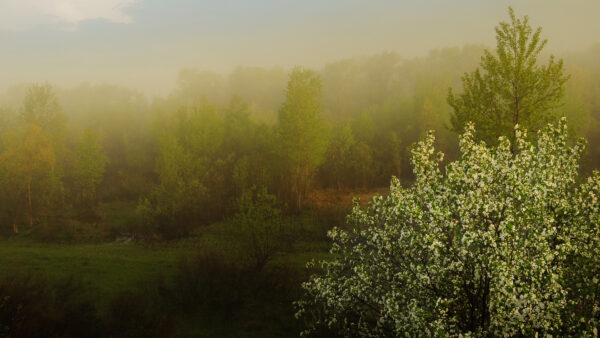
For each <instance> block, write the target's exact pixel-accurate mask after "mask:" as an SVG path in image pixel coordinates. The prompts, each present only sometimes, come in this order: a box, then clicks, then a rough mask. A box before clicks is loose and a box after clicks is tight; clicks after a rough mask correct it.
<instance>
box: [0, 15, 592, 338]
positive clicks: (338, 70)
mask: <svg viewBox="0 0 600 338" xmlns="http://www.w3.org/2000/svg"><path fill="white" fill-rule="evenodd" d="M508 14H509V16H508V19H506V20H505V21H502V22H501V23H500V24H498V25H497V26H496V40H497V44H496V46H485V45H476V44H467V45H464V46H459V47H450V48H440V49H434V50H431V51H430V52H429V53H428V54H427V55H425V56H419V57H403V56H402V55H401V54H400V53H398V52H383V53H379V54H374V55H371V56H363V57H349V58H345V59H340V60H337V61H333V62H328V63H326V64H325V65H324V66H322V67H319V68H313V67H303V66H296V67H272V68H268V67H258V66H238V67H237V68H235V69H233V71H231V72H228V73H220V72H213V71H204V70H199V69H196V68H186V69H182V70H181V71H180V72H179V73H178V75H177V81H176V84H175V86H174V88H172V90H171V91H170V93H169V94H168V95H165V96H155V97H150V96H148V95H146V94H144V93H143V92H141V91H138V90H136V89H134V88H129V87H126V86H123V85H113V84H102V83H90V82H83V83H81V84H79V85H75V86H71V87H68V86H61V85H56V84H53V83H51V82H44V81H42V82H30V83H21V84H15V85H12V86H10V87H9V88H8V89H6V91H5V92H3V93H1V94H0V252H1V254H0V336H7V337H82V336H85V337H93V336H98V337H168V336H219V337H221V336H224V337H229V336H231V337H235V336H257V337H270V336H273V337H281V336H298V335H299V334H300V333H302V334H306V335H309V336H323V337H331V336H399V335H402V334H405V335H409V336H459V335H471V336H490V337H491V336H536V337H537V336H538V334H539V335H544V336H547V335H558V336H562V335H579V336H591V337H594V336H596V337H597V335H598V329H599V328H600V270H598V269H599V267H600V265H599V264H600V261H598V256H594V255H595V254H594V253H599V254H600V239H599V238H600V204H599V202H598V198H597V196H598V194H599V193H600V184H599V183H598V182H600V181H599V180H598V173H597V169H598V168H600V44H595V45H592V46H590V47H586V48H585V49H582V50H580V51H574V52H565V53H562V54H557V55H552V54H551V53H550V52H548V51H547V48H545V47H546V43H547V42H548V41H547V40H545V38H546V37H547V38H548V39H549V43H551V42H552V36H546V34H544V31H541V30H536V29H537V27H535V26H534V27H532V26H531V25H530V23H529V21H528V18H527V17H524V16H520V15H521V13H516V14H515V13H514V12H513V10H512V9H509V12H508ZM533 14H534V13H532V15H533ZM484 28H486V29H490V28H491V27H484ZM490 31H491V30H490ZM580 140H584V141H580ZM481 142H483V143H481ZM584 144H585V145H584ZM438 152H440V153H443V157H442V156H441V155H440V156H439V157H438V156H437V154H438ZM390 182H391V183H390ZM484 185H485V186H484ZM511 189H512V190H511ZM521 198H522V199H521ZM517 200H518V202H517ZM485 203H488V204H485ZM496 220H497V222H498V223H497V224H496V223H495V222H496ZM488 222H489V224H490V225H489V228H488V227H487V225H486V224H488ZM484 225H485V226H484ZM494 226H495V227H496V228H495V230H494V231H492V230H489V229H492V228H493V227H494ZM514 228H515V229H516V228H518V229H517V230H513V229H514ZM482 229H483V230H482ZM507 229H508V230H507ZM556 229H559V230H556ZM450 234H451V235H450ZM542 234H543V235H542ZM436 236H437V237H436ZM544 236H545V237H544ZM459 237H460V238H462V239H457V238H459ZM577 243H583V244H581V245H580V246H578V245H579V244H577ZM515 246H516V249H515ZM509 247H511V248H512V249H508V248H509ZM386 250H387V251H386ZM519 252H522V253H523V254H522V255H521V254H519ZM438 256H440V257H445V258H438ZM451 257H455V258H451ZM483 257H485V259H483ZM454 259H455V260H454ZM315 260H316V261H315ZM396 260H398V261H396ZM311 261H312V262H313V263H311V264H308V268H307V266H306V265H307V263H309V262H311ZM507 262H508V263H507ZM532 262H534V263H532ZM532 264H533V265H534V266H533V267H532ZM457 265H460V268H457V267H456V266H457ZM457 271H458V272H457ZM481 276H483V277H481ZM507 281H510V283H509V282H507ZM513 283H514V285H513ZM509 284H510V285H509ZM582 285H583V286H582ZM410 290H423V291H422V292H421V291H418V292H417V291H414V294H413V291H410ZM519 290H520V291H519ZM523 290H525V291H523ZM450 295H451V296H450Z"/></svg>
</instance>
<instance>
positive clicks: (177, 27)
mask: <svg viewBox="0 0 600 338" xmlns="http://www.w3.org/2000/svg"><path fill="white" fill-rule="evenodd" d="M509 5H510V6H513V7H514V8H515V10H516V12H517V15H519V16H521V15H525V14H527V15H529V16H530V18H531V22H532V24H533V25H535V26H538V25H541V26H542V27H543V29H544V32H543V36H544V37H545V38H548V40H549V45H548V49H549V50H552V51H555V52H560V51H564V50H579V49H583V48H587V47H588V46H590V45H591V44H593V43H595V42H600V20H599V19H598V14H599V13H600V1H599V0H520V1H504V0H486V1H483V0H452V1H451V0H410V1H409V0H212V1H208V0H0V46H1V53H0V89H3V88H6V86H8V85H9V84H13V83H17V82H24V81H37V82H43V81H49V82H51V83H55V84H58V85H66V86H69V85H73V84H76V83H79V82H81V81H84V80H87V81H89V82H92V83H95V82H111V83H119V84H124V85H127V86H131V87H135V88H138V89H141V90H143V91H145V92H147V93H150V94H164V93H167V92H168V91H169V90H170V89H172V88H173V86H174V81H175V78H176V76H177V72H178V70H179V69H181V68H183V67H194V68H198V69H200V70H215V71H219V72H229V71H230V70H232V69H233V68H234V67H235V66H236V65H250V66H266V67H271V66H284V67H289V66H293V65H305V66H310V67H319V66H321V65H322V64H324V63H326V62H328V61H335V60H337V59H340V58H345V57H353V56H363V55H370V54H375V53H379V52H383V51H397V52H398V53H400V54H401V55H403V56H407V57H413V56H419V55H425V54H426V53H427V52H428V51H429V50H431V49H434V48H441V47H451V46H456V45H463V44H465V43H483V44H486V45H489V46H493V43H494V37H495V36H494V26H495V25H496V24H497V23H498V22H499V21H501V20H506V19H507V16H508V15H507V7H508V6H509Z"/></svg>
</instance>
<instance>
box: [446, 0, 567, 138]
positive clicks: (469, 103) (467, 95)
mask: <svg viewBox="0 0 600 338" xmlns="http://www.w3.org/2000/svg"><path fill="white" fill-rule="evenodd" d="M509 15H510V20H511V21H510V23H507V22H501V23H500V25H499V26H498V27H496V53H495V55H494V54H492V53H491V52H489V51H488V50H485V51H484V56H483V57H482V58H481V70H480V69H479V68H478V69H476V70H475V71H474V72H471V73H466V74H465V75H464V76H463V79H462V81H463V93H461V94H458V95H455V94H454V92H453V91H452V89H450V92H449V94H448V103H449V104H450V106H452V108H453V110H454V114H453V115H452V127H453V129H454V131H455V132H459V133H460V132H462V131H463V130H464V128H465V125H466V124H467V123H468V122H473V123H475V125H476V126H477V138H478V139H482V140H484V141H486V142H487V143H488V144H493V143H495V142H496V141H497V138H498V136H501V135H504V136H508V137H510V138H511V140H513V141H514V138H515V135H514V128H513V126H514V125H516V124H519V125H522V126H524V127H525V128H527V129H528V130H530V132H535V131H537V130H538V129H539V128H540V127H542V126H543V125H544V124H546V123H547V122H549V121H552V120H556V116H552V114H550V113H551V111H552V109H553V108H555V107H557V106H558V105H559V104H560V103H561V100H562V98H563V96H564V93H565V82H566V81H567V79H568V76H565V75H564V74H563V61H562V60H558V61H555V59H554V56H550V60H549V61H548V64H547V65H543V66H540V65H538V57H539V55H540V53H541V52H542V50H543V48H544V47H545V46H546V44H547V40H541V38H540V34H541V31H542V30H541V28H537V29H536V30H535V31H533V29H532V28H531V26H530V25H529V18H528V17H527V16H525V17H524V18H523V19H519V18H517V17H516V16H515V13H514V11H513V9H512V8H509Z"/></svg>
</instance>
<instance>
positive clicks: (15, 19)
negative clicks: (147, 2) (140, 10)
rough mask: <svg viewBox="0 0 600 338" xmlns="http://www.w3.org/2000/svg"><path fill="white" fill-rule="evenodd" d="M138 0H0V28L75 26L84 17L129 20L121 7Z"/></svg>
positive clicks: (118, 21) (123, 7) (111, 20)
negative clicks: (49, 25)
mask: <svg viewBox="0 0 600 338" xmlns="http://www.w3.org/2000/svg"><path fill="white" fill-rule="evenodd" d="M139 1H140V0H0V29H2V30H27V29H31V28H33V27H35V26H39V25H48V24H51V25H58V26H62V27H63V28H67V29H75V28H76V27H77V25H78V24H79V23H80V22H82V21H86V20H93V19H103V20H106V21H109V22H115V23H129V22H131V20H132V19H131V17H130V16H129V15H127V14H126V13H125V12H124V10H125V9H126V8H128V7H131V6H132V5H133V4H135V3H137V2H139Z"/></svg>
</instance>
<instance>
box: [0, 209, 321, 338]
mask: <svg viewBox="0 0 600 338" xmlns="http://www.w3.org/2000/svg"><path fill="white" fill-rule="evenodd" d="M295 223H297V224H298V226H299V228H301V229H300V230H299V231H300V232H301V233H302V234H301V236H300V238H301V239H300V240H295V241H294V242H293V243H291V244H288V245H287V246H286V248H285V250H282V251H280V252H278V253H277V254H276V255H275V256H274V257H273V259H272V260H271V262H270V263H269V265H268V266H267V268H275V269H277V268H285V269H287V270H290V271H295V275H294V276H302V274H305V273H306V271H305V269H304V266H305V264H306V262H308V261H309V260H311V259H315V258H316V259H320V258H325V257H327V250H328V248H329V243H328V242H327V240H326V239H325V236H324V233H325V231H326V229H325V227H324V226H323V225H320V226H319V227H317V228H314V224H316V223H318V222H315V220H314V219H311V218H310V217H305V218H304V219H298V220H297V222H295ZM307 224H312V225H311V226H313V227H312V228H311V229H306V228H305V226H306V225H307ZM238 244H239V241H236V238H235V232H234V231H231V225H229V224H226V223H221V224H214V225H211V226H208V227H205V228H202V229H199V230H198V231H197V232H196V233H195V234H194V235H193V236H191V237H188V238H185V239H181V240H177V241H167V242H140V243H135V242H129V243H125V242H121V241H111V242H105V243H97V244H58V243H45V242H42V241H39V240H37V239H32V238H31V237H29V236H27V235H20V236H13V237H7V238H1V237H0V278H3V277H6V276H9V275H12V274H27V273H30V274H32V275H34V276H42V277H44V278H48V279H49V280H56V279H60V278H64V277H69V276H74V277H76V278H77V279H79V280H81V281H83V282H84V283H85V284H86V286H87V287H89V289H90V290H91V292H92V293H93V295H94V299H95V304H96V306H97V308H98V310H99V311H100V312H102V311H104V310H105V309H107V307H108V306H109V304H110V301H111V300H112V299H114V298H115V297H116V296H117V295H119V294H120V293H123V292H125V291H134V292H135V291H138V292H139V290H140V289H141V288H142V285H143V284H144V283H146V284H148V283H150V284H151V283H153V282H154V283H156V281H157V280H158V279H159V278H160V279H162V280H165V281H167V283H171V284H172V285H175V284H173V280H174V278H177V277H176V276H177V273H178V269H179V268H180V265H181V263H180V262H181V261H182V259H186V258H187V259H191V260H193V259H194V258H196V257H197V256H198V254H199V253H200V252H206V251H211V252H219V253H221V254H223V255H224V256H226V257H228V259H230V260H231V261H236V260H238V261H239V260H243V252H240V248H238V247H237V246H238ZM295 278H298V277H295ZM299 278H300V279H299V280H298V279H292V280H293V281H292V282H290V283H293V285H290V287H291V288H292V289H299V284H300V283H301V281H302V278H304V277H299ZM261 297H263V296H261V295H257V296H256V297H254V296H253V298H252V299H251V300H249V301H245V302H244V305H243V309H241V310H240V311H236V313H235V314H233V315H221V314H218V313H217V314H215V316H216V317H218V320H215V316H213V315H208V316H207V315H206V313H192V314H185V315H181V314H180V315H178V317H177V318H176V323H177V324H176V326H177V330H176V332H177V334H178V335H179V336H223V337H226V336H240V335H243V336H273V337H275V336H297V334H298V332H297V331H295V329H292V328H291V327H293V325H295V324H293V307H292V306H291V301H292V300H293V299H284V300H281V299H279V300H277V301H274V300H271V299H268V298H269V297H268V292H267V293H266V294H265V296H264V297H263V298H261ZM198 301H199V302H201V300H198ZM273 313H276V314H277V316H273V315H271V314H273ZM282 318H283V319H282ZM290 323H292V324H290Z"/></svg>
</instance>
